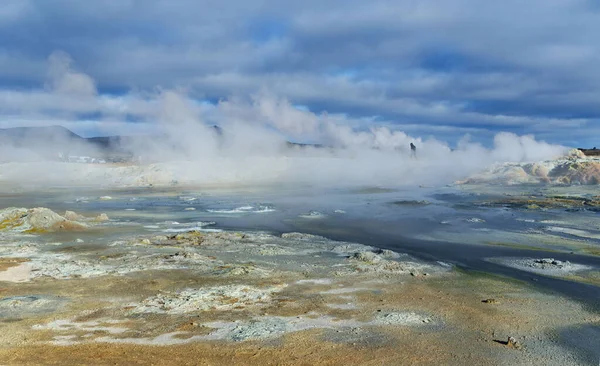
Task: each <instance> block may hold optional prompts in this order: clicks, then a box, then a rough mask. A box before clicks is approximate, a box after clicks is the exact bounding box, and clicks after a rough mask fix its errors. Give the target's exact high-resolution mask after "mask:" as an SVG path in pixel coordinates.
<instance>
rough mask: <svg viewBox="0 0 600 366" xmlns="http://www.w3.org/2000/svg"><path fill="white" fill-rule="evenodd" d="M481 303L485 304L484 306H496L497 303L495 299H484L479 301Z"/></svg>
mask: <svg viewBox="0 0 600 366" xmlns="http://www.w3.org/2000/svg"><path fill="white" fill-rule="evenodd" d="M481 302H483V303H485V304H497V303H498V301H497V300H496V299H485V300H481Z"/></svg>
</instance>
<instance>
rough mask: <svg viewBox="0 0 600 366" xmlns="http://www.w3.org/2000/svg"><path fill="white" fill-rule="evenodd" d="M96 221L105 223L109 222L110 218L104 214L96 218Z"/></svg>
mask: <svg viewBox="0 0 600 366" xmlns="http://www.w3.org/2000/svg"><path fill="white" fill-rule="evenodd" d="M95 220H96V221H98V222H104V221H108V220H109V218H108V215H107V214H105V213H103V214H100V215H98V216H96V218H95Z"/></svg>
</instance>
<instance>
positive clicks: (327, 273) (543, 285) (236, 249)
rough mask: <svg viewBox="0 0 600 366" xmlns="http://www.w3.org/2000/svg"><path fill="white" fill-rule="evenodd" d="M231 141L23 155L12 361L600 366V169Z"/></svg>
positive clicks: (14, 231)
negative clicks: (115, 156)
mask: <svg viewBox="0 0 600 366" xmlns="http://www.w3.org/2000/svg"><path fill="white" fill-rule="evenodd" d="M218 136H222V135H221V132H219V134H218ZM223 136H225V138H224V139H223V140H219V139H220V138H216V140H214V141H217V143H215V144H213V145H214V146H206V145H202V144H194V143H189V141H188V142H186V143H185V144H181V146H184V147H186V146H187V147H192V146H193V147H194V150H193V151H192V150H190V149H187V150H185V149H184V152H185V154H184V155H177V153H173V154H172V155H170V156H165V157H164V159H160V155H161V154H160V153H157V152H160V151H161V149H160V147H157V146H153V150H152V149H151V150H148V151H145V153H144V154H139V153H137V152H134V154H133V155H132V154H130V155H127V154H126V153H124V152H123V151H120V155H119V156H120V158H119V159H121V160H119V161H116V160H113V161H111V160H110V157H107V156H106V155H107V154H106V151H104V155H103V156H98V152H99V150H95V151H86V152H83V153H79V155H75V153H72V152H71V155H72V156H70V157H69V154H68V153H62V152H59V153H56V154H54V152H56V151H58V150H57V148H56V146H46V147H47V149H46V150H45V152H44V154H46V155H45V156H46V157H51V158H48V159H44V160H41V159H36V158H34V156H37V157H39V156H40V154H39V152H38V155H26V154H23V153H22V151H21V150H18V149H16V148H14V149H13V150H12V152H13V155H12V158H11V159H8V158H6V159H5V161H4V162H3V163H2V164H0V187H1V190H0V192H2V193H1V194H0V322H1V325H2V330H3V331H2V332H0V345H1V347H0V364H10V365H38V364H40V365H42V364H44V365H46V364H56V365H81V364H93V365H109V364H110V365H115V364H119V365H121V364H122V365H149V364H155V365H247V364H256V365H271V364H272V365H297V364H303V365H352V364H360V365H400V364H411V365H419V364H424V365H425V364H426V365H433V364H435V365H597V364H598V360H599V359H600V258H599V256H600V220H599V219H598V213H599V212H600V196H599V195H598V194H599V193H598V192H599V191H598V184H599V182H600V159H599V158H594V157H586V156H585V155H583V154H582V153H581V152H580V151H579V150H571V151H568V149H564V148H562V147H558V146H552V145H547V144H544V143H540V142H536V141H535V140H533V139H531V138H528V137H517V136H514V135H508V134H503V135H502V134H501V135H499V136H497V138H496V140H495V146H494V148H492V149H485V148H483V147H481V146H479V145H471V144H468V143H465V144H463V145H462V146H459V148H457V149H454V150H450V149H448V148H447V147H445V146H443V145H441V144H438V143H436V142H435V141H433V142H427V141H425V142H420V143H419V144H418V146H419V150H418V152H417V156H416V157H411V156H410V155H409V152H408V151H407V150H406V149H403V148H404V147H405V146H408V142H409V141H410V140H409V138H408V137H407V136H405V135H394V134H391V133H389V131H388V132H386V131H373V135H372V136H371V135H369V136H371V137H368V139H367V140H365V139H366V137H365V136H366V135H365V136H362V137H360V136H358V137H360V142H361V143H360V144H358V145H359V146H360V148H353V147H352V146H354V145H352V144H348V145H345V146H343V147H335V148H334V147H328V146H317V145H300V144H291V143H286V142H285V141H283V142H281V143H279V142H277V143H272V144H267V143H265V142H264V141H263V140H261V139H255V140H254V141H250V142H252V144H249V145H247V146H245V147H244V148H243V149H230V148H229V149H228V148H227V146H228V144H233V145H229V146H239V140H235V139H234V140H233V141H228V140H227V130H225V132H224V133H223ZM373 136H375V137H373ZM382 137H385V138H387V139H388V140H393V141H396V142H398V141H399V143H398V144H397V145H398V146H402V148H400V149H387V150H386V149H385V148H384V146H386V145H385V144H381V145H377V142H378V141H382ZM178 138H183V136H179V137H178ZM369 139H371V140H369ZM402 139H405V140H402ZM384 140H385V139H384ZM236 141H238V142H236ZM269 141H271V140H269ZM364 141H367V143H368V144H371V145H373V146H370V147H369V148H365V147H364V145H365V144H364V143H363V142H364ZM386 141H387V140H386ZM172 142H173V140H170V141H169V144H171V143H172ZM405 142H406V143H405ZM219 143H221V144H224V145H223V146H225V147H226V148H225V149H222V146H221V147H219V146H217V145H218V144H219ZM94 146H96V148H97V145H94ZM169 146H171V145H169ZM256 146H260V147H261V149H260V150H257V149H255V147H256ZM21 148H22V147H21ZM220 148H221V149H222V150H219V149H220ZM203 149H204V150H206V149H210V150H211V151H212V153H210V154H207V153H206V151H204V150H203ZM169 151H171V152H173V151H179V150H169ZM202 151H204V153H203V152H202ZM215 151H216V152H218V151H221V152H220V153H216V152H215ZM152 152H154V154H152ZM179 152H180V151H179ZM190 152H192V153H190ZM52 154H54V155H52ZM94 154H96V155H94ZM42 155H43V154H42ZM108 155H110V154H108ZM6 156H7V155H4V157H6ZM123 156H125V157H126V158H123ZM17 157H20V158H21V159H17ZM25 157H27V158H25ZM92 159H94V160H92Z"/></svg>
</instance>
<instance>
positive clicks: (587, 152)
mask: <svg viewBox="0 0 600 366" xmlns="http://www.w3.org/2000/svg"><path fill="white" fill-rule="evenodd" d="M579 150H580V151H581V152H582V153H584V154H585V156H599V155H600V149H597V148H596V147H595V146H594V147H593V148H591V149H584V148H582V147H580V148H579Z"/></svg>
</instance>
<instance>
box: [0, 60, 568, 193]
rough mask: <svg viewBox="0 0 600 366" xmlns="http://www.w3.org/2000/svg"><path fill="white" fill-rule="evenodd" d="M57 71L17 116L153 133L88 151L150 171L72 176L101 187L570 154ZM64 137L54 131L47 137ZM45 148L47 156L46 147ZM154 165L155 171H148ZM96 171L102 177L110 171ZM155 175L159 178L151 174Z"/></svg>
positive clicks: (441, 166)
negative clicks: (100, 86) (137, 88)
mask: <svg viewBox="0 0 600 366" xmlns="http://www.w3.org/2000/svg"><path fill="white" fill-rule="evenodd" d="M49 63H50V68H49V82H48V84H47V86H46V91H44V92H40V91H34V92H32V93H31V97H32V99H31V100H28V99H27V98H26V97H25V96H24V95H20V96H18V95H17V96H16V97H15V96H14V95H13V96H12V97H13V98H14V99H15V100H16V102H17V103H13V104H12V106H13V107H12V108H13V109H12V110H11V112H12V113H14V114H17V115H19V116H25V117H27V118H31V117H32V116H39V115H44V113H45V111H47V110H48V108H47V106H48V105H49V103H50V102H49V101H52V100H54V101H56V102H57V103H55V104H54V105H53V108H54V111H53V112H52V113H54V114H52V115H50V116H48V115H44V120H52V118H53V117H52V116H56V115H58V116H60V118H64V119H65V120H66V121H68V125H69V126H76V121H77V118H78V117H77V115H78V114H80V113H95V114H99V115H102V116H104V117H103V118H104V119H105V120H106V121H108V122H114V121H117V120H124V119H125V118H131V117H134V118H135V119H136V120H138V121H141V122H135V123H145V124H147V125H148V126H152V131H153V134H152V135H148V136H138V137H133V138H127V139H123V140H121V141H117V142H113V145H111V146H110V148H109V149H106V148H105V147H101V146H97V145H94V146H93V147H90V148H89V150H85V151H84V152H85V153H87V154H91V155H98V154H100V155H103V156H110V154H111V153H112V151H113V150H115V149H116V150H118V151H119V152H120V154H123V152H126V154H129V155H127V156H128V157H129V160H131V161H134V162H137V163H138V164H140V163H141V165H142V167H137V168H131V167H130V168H128V169H121V170H119V171H118V172H117V171H113V172H112V173H104V174H101V173H97V174H96V173H93V174H92V173H90V170H85V169H83V168H81V167H77V169H71V171H77V172H78V173H77V174H80V175H82V174H83V176H85V177H88V178H90V179H94V180H100V181H99V182H94V183H100V184H106V183H114V182H124V181H126V182H130V181H131V180H130V179H129V180H128V179H127V178H128V177H121V178H120V179H116V178H115V174H116V175H118V174H122V175H136V174H137V175H143V176H144V177H145V178H144V180H143V182H149V181H151V180H152V179H154V180H155V181H156V182H160V181H161V179H163V180H169V181H173V180H176V181H180V182H184V183H189V184H223V183H227V184H254V183H308V184H324V185H342V184H359V185H363V184H375V185H414V184H432V183H434V184H438V183H449V182H452V181H454V180H456V179H460V178H463V177H465V176H467V175H470V174H473V173H476V172H477V171H479V170H482V169H485V168H486V167H488V166H489V165H491V164H493V163H496V162H505V161H511V162H523V161H538V160H544V159H553V158H556V157H559V156H561V155H563V154H564V153H565V152H566V149H565V148H564V147H562V146H557V145H551V144H547V143H545V142H539V141H536V140H535V138H534V137H533V136H517V135H514V134H511V133H499V134H497V135H496V137H495V138H494V146H493V148H491V149H488V148H485V147H483V146H481V145H480V144H477V143H472V142H470V141H469V139H468V137H465V138H463V139H462V140H461V141H459V142H458V144H457V148H456V149H454V150H451V149H450V147H449V146H448V145H447V144H446V143H445V142H442V141H438V140H435V139H426V140H423V139H421V138H419V137H415V136H409V135H407V134H406V133H404V132H402V131H396V130H391V129H389V128H387V127H372V128H370V129H368V130H357V129H354V128H352V127H351V126H355V125H357V121H356V120H352V119H350V118H348V117H346V116H342V115H328V114H326V113H323V114H315V113H313V112H310V111H308V110H305V109H300V108H297V107H295V106H294V105H293V104H292V103H291V102H290V101H289V100H287V99H285V98H279V97H277V96H274V95H271V94H269V93H268V92H265V91H262V92H260V93H258V94H256V95H253V96H250V97H248V98H240V97H236V98H229V99H226V100H222V101H219V102H218V103H216V104H208V103H199V102H198V101H196V100H195V99H194V98H191V97H189V96H188V95H187V94H186V93H185V92H184V91H180V90H158V91H154V92H152V93H149V94H141V93H134V92H131V93H129V94H127V95H124V96H119V97H115V96H106V95H99V94H98V93H97V89H96V86H95V83H94V80H93V79H92V78H91V77H89V76H88V75H85V74H83V73H81V72H77V71H74V70H73V68H72V61H71V59H70V57H69V56H68V55H66V54H64V53H54V54H53V55H51V56H50V58H49ZM0 98H2V96H1V95H0ZM4 98H6V93H5V94H4ZM69 100H70V101H71V103H69ZM73 104H75V105H73ZM65 116H68V117H65ZM57 122H61V120H54V122H53V123H54V124H64V123H57ZM63 122H64V120H63ZM38 125H39V124H38ZM122 125H125V124H122ZM214 126H218V128H215V127H214ZM4 127H7V126H6V125H4ZM55 131H56V129H49V130H47V133H48V134H54V133H55ZM0 132H1V131H0ZM1 138H2V136H0V139H1ZM65 138H66V137H64V136H61V137H60V139H61V140H59V145H61V146H62V147H65V146H68V145H69V144H73V146H75V145H77V149H79V150H81V149H84V147H82V146H84V145H85V142H82V141H79V140H77V139H67V140H63V139H65ZM9 139H10V138H9ZM76 140H77V141H76ZM56 141H57V137H56V136H44V137H43V138H37V139H36V140H35V145H36V146H35V147H36V148H37V151H38V154H37V158H38V160H39V159H46V160H52V158H53V157H55V155H56V153H57V151H56V148H57V144H56ZM288 141H294V142H305V141H306V142H311V143H314V144H318V145H319V146H316V145H309V146H300V145H293V144H289V143H288ZM44 143H47V146H45V147H44V146H42V145H44ZM410 143H414V144H415V145H416V146H417V154H416V155H417V157H416V158H414V157H412V156H411V151H410V147H409V145H410ZM24 144H25V146H23V144H21V145H19V144H12V146H11V144H9V143H4V144H2V145H1V146H3V147H2V151H0V153H1V154H2V156H3V159H2V160H4V161H18V160H23V159H22V157H24V156H26V157H27V159H28V160H31V159H32V155H31V152H29V153H26V152H25V151H27V147H28V146H26V145H27V143H24ZM115 144H116V145H115ZM40 147H43V148H42V149H40ZM67 150H69V149H68V148H67ZM79 150H77V151H78V153H79ZM39 151H42V153H39ZM81 151H83V150H81ZM20 157H21V159H20ZM148 164H155V165H152V166H151V167H148ZM67 165H68V164H65V163H63V164H46V166H47V170H48V171H47V172H44V171H43V170H38V171H37V172H36V174H35V176H36V177H40V176H43V175H44V174H46V173H47V176H48V177H53V179H55V180H60V179H61V177H62V178H63V179H65V180H67V181H74V180H77V179H84V178H81V177H79V176H78V177H74V176H73V174H75V173H69V171H70V170H69V169H70V168H68V167H66V166H67ZM23 169H26V168H25V167H23ZM36 169H43V168H40V167H38V168H36ZM90 169H92V170H93V171H94V172H96V171H99V170H101V169H104V170H110V169H111V168H110V167H109V166H104V167H93V168H90ZM149 169H150V170H151V171H152V174H149V173H148V170H149ZM4 171H5V172H6V171H7V169H4ZM8 171H10V173H11V174H8V175H7V174H4V175H3V176H0V180H2V179H4V180H6V179H11V178H12V179H16V180H18V179H28V177H31V175H30V174H22V175H19V174H18V168H16V167H14V166H12V167H11V168H10V169H8ZM0 174H2V173H0ZM102 177H103V178H102ZM129 178H131V177H129ZM167 178H168V179H167ZM102 179H106V180H108V182H103V181H102Z"/></svg>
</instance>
